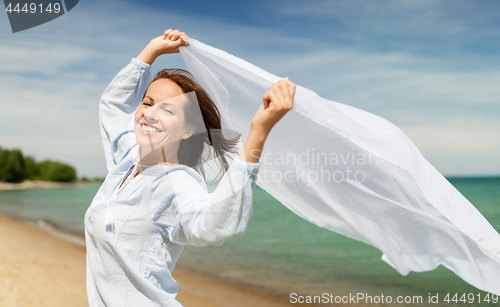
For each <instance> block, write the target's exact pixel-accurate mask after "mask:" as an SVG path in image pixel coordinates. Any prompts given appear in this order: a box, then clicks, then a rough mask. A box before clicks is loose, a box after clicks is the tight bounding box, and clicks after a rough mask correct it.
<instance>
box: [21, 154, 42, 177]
mask: <svg viewBox="0 0 500 307" xmlns="http://www.w3.org/2000/svg"><path fill="white" fill-rule="evenodd" d="M24 164H25V166H26V168H25V173H24V178H25V179H27V180H37V179H40V169H39V167H38V163H37V162H36V161H35V159H34V158H33V157H29V156H28V157H25V158H24Z"/></svg>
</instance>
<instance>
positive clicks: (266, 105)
mask: <svg viewBox="0 0 500 307" xmlns="http://www.w3.org/2000/svg"><path fill="white" fill-rule="evenodd" d="M294 95H295V83H293V82H291V81H288V80H286V79H281V80H280V81H278V82H276V83H275V84H273V85H272V86H271V87H270V88H269V90H268V91H267V92H266V93H265V94H264V97H262V100H263V104H262V105H261V106H260V107H259V109H258V110H257V112H256V113H255V115H254V117H253V119H252V128H253V129H263V131H265V132H267V133H269V132H270V131H271V129H272V127H273V126H274V125H275V124H276V123H277V122H278V121H279V120H280V119H281V118H282V117H283V116H285V114H286V113H287V112H288V111H290V110H291V109H292V107H293V97H294Z"/></svg>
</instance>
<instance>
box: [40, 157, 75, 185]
mask: <svg viewBox="0 0 500 307" xmlns="http://www.w3.org/2000/svg"><path fill="white" fill-rule="evenodd" d="M38 169H39V172H40V173H39V174H40V179H42V180H48V181H64V182H69V181H75V180H76V170H75V168H73V167H72V166H70V165H68V164H64V163H61V162H58V161H51V160H44V161H42V162H40V163H39V164H38Z"/></svg>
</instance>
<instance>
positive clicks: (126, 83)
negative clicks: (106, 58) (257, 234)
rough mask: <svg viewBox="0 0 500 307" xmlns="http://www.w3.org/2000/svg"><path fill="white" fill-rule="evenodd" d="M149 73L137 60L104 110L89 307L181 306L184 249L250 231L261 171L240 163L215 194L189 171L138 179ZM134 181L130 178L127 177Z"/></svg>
mask: <svg viewBox="0 0 500 307" xmlns="http://www.w3.org/2000/svg"><path fill="white" fill-rule="evenodd" d="M151 81H152V78H151V74H150V65H149V64H146V63H143V62H141V61H139V60H137V59H135V58H133V59H132V60H131V61H130V63H129V64H128V65H127V66H125V68H123V69H122V70H121V71H120V72H119V73H118V75H117V76H116V77H115V78H114V79H113V81H112V82H111V83H110V84H109V85H108V87H107V88H106V90H105V92H104V94H103V95H102V98H101V103H100V105H99V119H100V124H101V134H102V140H103V146H104V152H105V156H106V163H107V168H108V172H109V173H108V175H107V176H106V179H105V181H104V183H103V184H102V186H101V187H100V189H99V191H98V192H97V194H96V196H95V197H94V199H93V201H92V204H91V205H90V207H89V208H88V210H87V212H86V214H85V240H86V245H87V296H88V301H89V305H90V306H107V307H113V306H120V307H125V306H134V307H137V306H140V307H147V306H181V304H180V303H179V302H178V301H177V300H176V299H175V296H176V294H177V291H178V283H177V282H176V281H175V280H174V279H173V278H172V275H171V274H172V272H173V270H174V267H175V263H176V262H177V260H178V259H179V256H180V254H181V252H182V250H183V246H184V245H197V246H206V245H221V244H222V243H223V242H224V241H225V240H226V239H227V238H229V237H230V236H232V235H235V234H239V233H243V232H244V231H245V230H246V227H247V225H248V222H249V220H250V217H251V215H252V199H253V189H254V187H255V181H256V176H257V173H258V170H259V167H260V163H250V162H244V161H242V160H240V159H239V158H235V159H234V160H233V162H232V164H231V166H230V168H229V170H228V171H227V172H226V174H225V175H224V177H223V178H222V180H221V181H220V183H219V185H218V186H217V189H216V190H215V191H214V192H213V193H208V191H207V187H206V184H205V182H204V180H203V178H202V177H201V176H200V175H199V174H198V173H197V172H196V171H195V170H194V169H192V168H190V167H188V166H185V165H176V166H167V165H154V166H150V167H148V168H147V169H146V170H144V171H143V172H141V173H140V174H139V175H137V177H135V178H133V179H131V180H130V181H129V182H128V184H127V185H126V186H125V187H124V188H123V189H122V190H121V191H119V188H118V187H119V185H120V183H121V182H122V181H123V180H124V179H125V176H126V175H131V174H134V173H135V168H136V167H137V163H136V162H135V160H136V157H137V152H138V149H139V145H137V143H136V142H135V134H134V126H133V117H134V113H135V111H136V109H137V107H138V106H139V104H140V103H141V99H142V95H143V94H144V92H145V90H146V88H147V86H148V85H149V83H151ZM129 178H132V177H129Z"/></svg>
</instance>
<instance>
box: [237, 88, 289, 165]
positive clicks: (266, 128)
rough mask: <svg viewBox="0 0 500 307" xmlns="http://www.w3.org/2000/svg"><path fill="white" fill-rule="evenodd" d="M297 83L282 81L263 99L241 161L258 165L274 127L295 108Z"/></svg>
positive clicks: (254, 118)
mask: <svg viewBox="0 0 500 307" xmlns="http://www.w3.org/2000/svg"><path fill="white" fill-rule="evenodd" d="M294 96H295V83H293V82H291V81H288V80H285V79H282V80H280V81H278V82H277V83H275V84H273V85H272V86H271V87H270V88H269V90H268V91H267V92H266V93H265V94H264V97H262V100H263V103H262V105H260V107H259V109H258V110H257V112H256V113H255V115H254V117H253V119H252V124H251V127H250V132H249V133H248V138H247V140H246V142H245V146H244V148H243V151H242V152H241V153H240V155H239V159H240V160H242V161H246V162H252V163H257V162H259V160H260V155H261V153H262V149H263V148H264V143H265V141H266V139H267V136H268V134H269V132H270V131H271V129H272V128H273V127H274V125H275V124H276V123H277V122H278V121H279V120H280V119H281V118H283V116H285V114H286V113H287V112H288V111H290V110H291V109H292V107H293V98H294Z"/></svg>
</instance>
